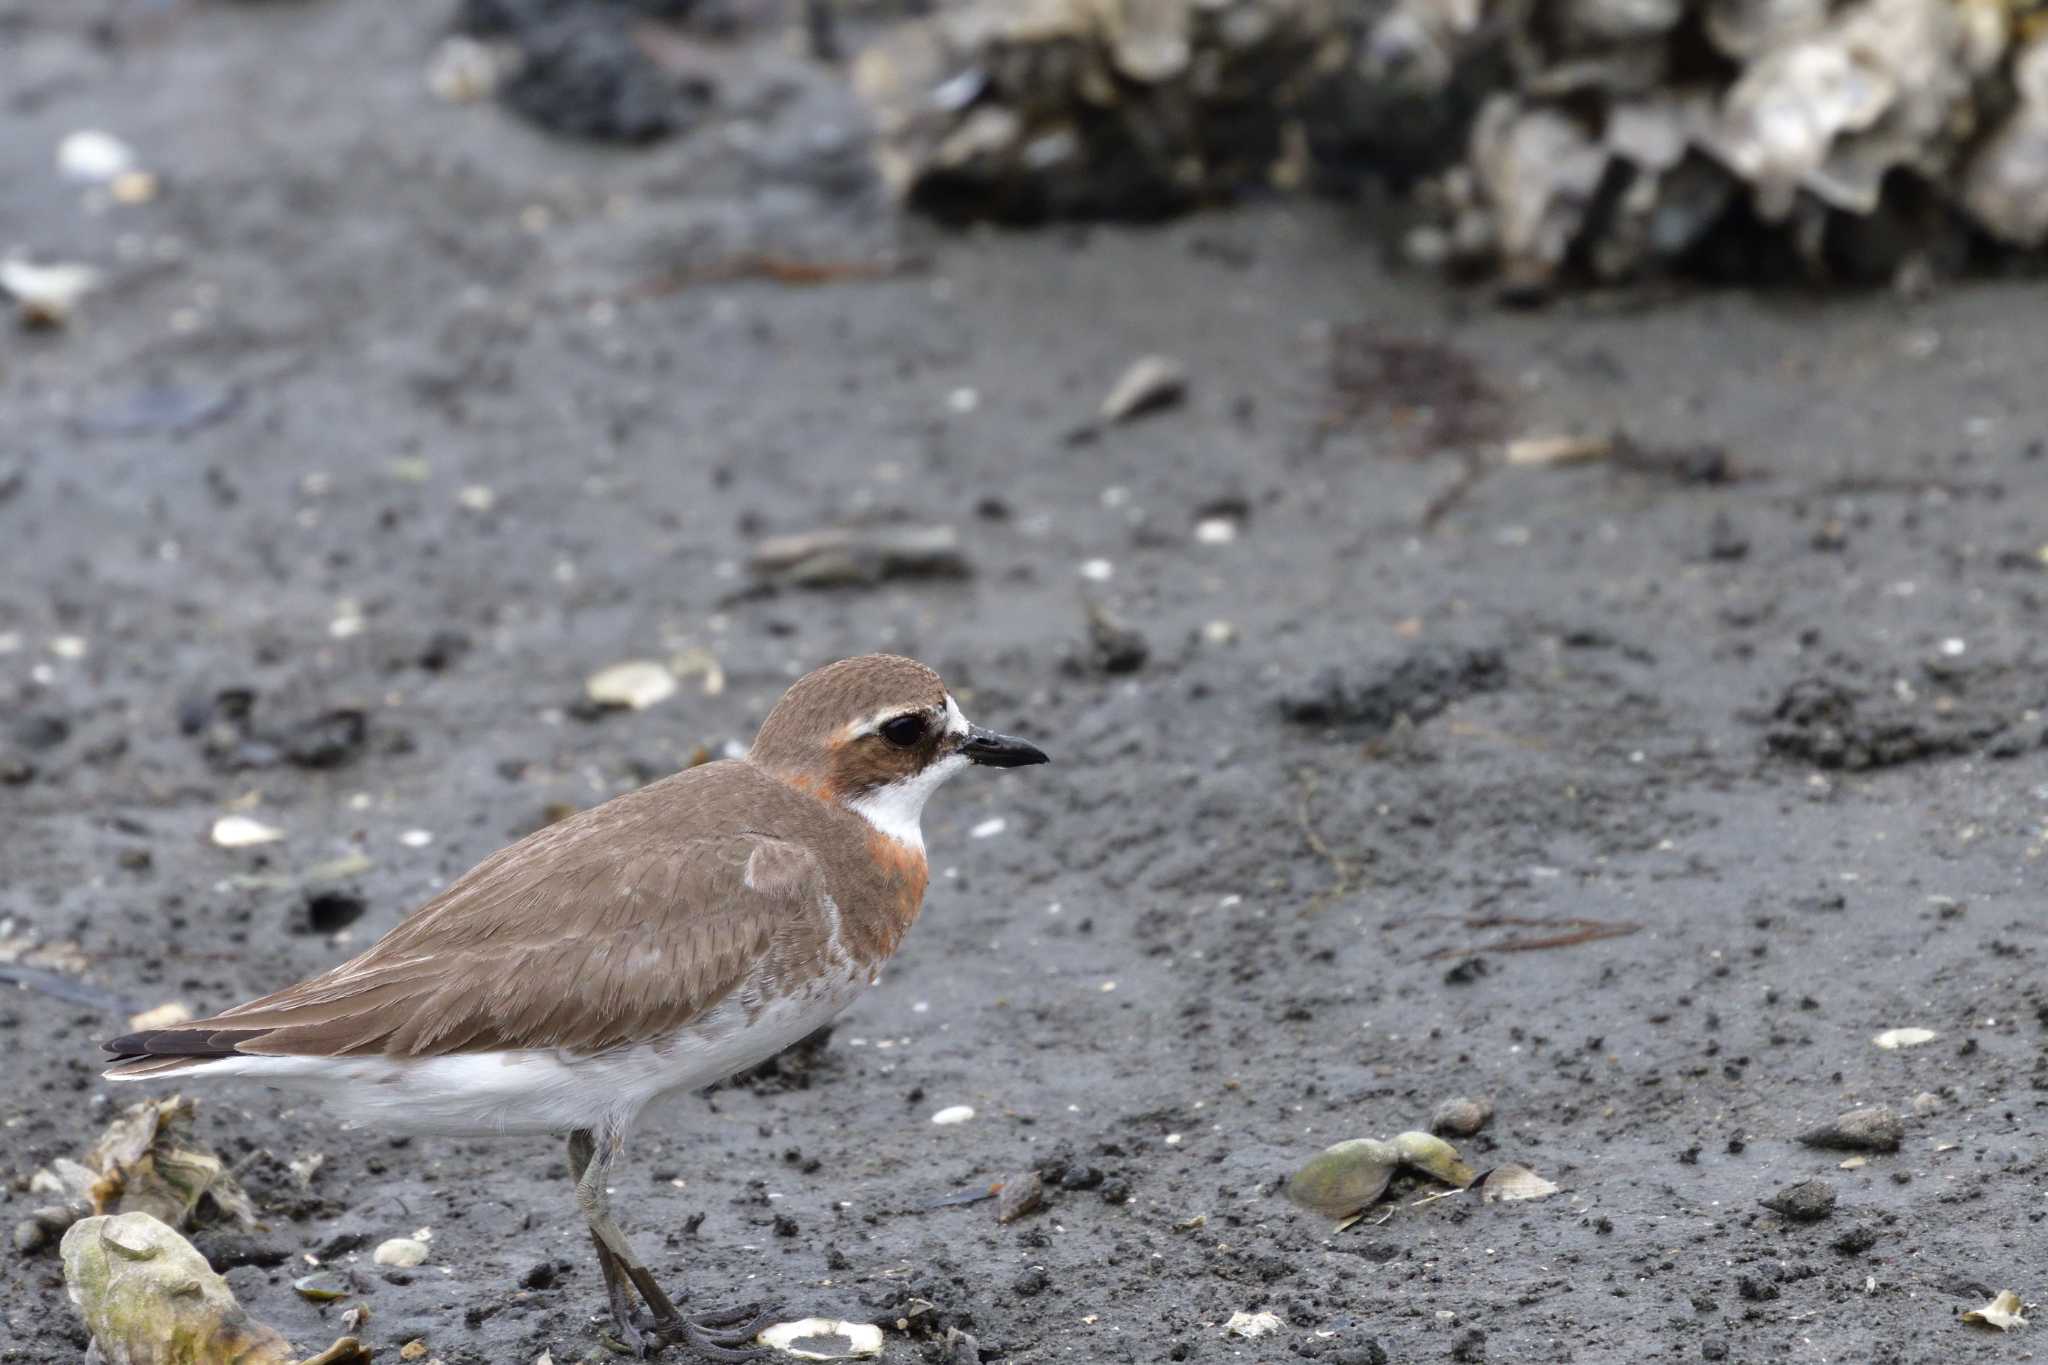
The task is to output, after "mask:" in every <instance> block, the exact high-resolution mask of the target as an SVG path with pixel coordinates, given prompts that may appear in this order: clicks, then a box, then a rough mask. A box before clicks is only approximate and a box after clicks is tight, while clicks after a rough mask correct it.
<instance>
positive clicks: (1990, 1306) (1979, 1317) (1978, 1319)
mask: <svg viewBox="0 0 2048 1365" xmlns="http://www.w3.org/2000/svg"><path fill="white" fill-rule="evenodd" d="M2025 1307H2026V1305H2025V1304H2023V1303H2021V1302H2020V1296H2019V1295H2017V1294H2015V1293H2013V1292H2012V1291H2011V1290H2010V1289H2001V1290H1999V1291H1998V1295H1997V1297H1996V1298H1994V1299H1992V1300H1991V1302H1989V1303H1987V1304H1985V1305H1984V1306H1983V1307H1982V1308H1972V1309H1971V1310H1970V1311H1969V1312H1967V1313H1965V1314H1963V1321H1964V1322H1966V1323H1968V1324H1969V1325H1970V1326H1972V1327H1996V1328H1997V1329H1998V1330H1999V1331H2001V1332H2010V1331H2011V1330H2012V1329H2013V1328H2015V1327H2025V1326H2026V1325H2027V1319H2026V1318H2025V1316H2024V1315H2023V1314H2022V1313H2021V1311H2020V1310H2021V1309H2023V1308H2025Z"/></svg>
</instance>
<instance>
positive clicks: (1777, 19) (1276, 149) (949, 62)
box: [855, 0, 2048, 291]
mask: <svg viewBox="0 0 2048 1365" xmlns="http://www.w3.org/2000/svg"><path fill="white" fill-rule="evenodd" d="M855 81H856V84H857V86H858V88H859V90H860V91H861V93H862V94H863V96H864V97H865V98H866V100H867V102H868V104H869V106H870V108H871V109H872V111H873V113H874V116H875V121H876V124H877V131H878V134H879V138H878V156H879V159H880V163H881V168H882V172H883V175H884V178H885V180H886V181H887V182H888V183H889V184H890V186H891V187H892V188H893V189H894V190H895V191H896V192H897V193H898V195H899V196H900V197H902V198H903V199H904V200H906V201H907V202H908V203H909V204H910V205H911V206H912V207H914V208H917V209H920V210H922V211H925V212H928V213H931V214H934V215H936V216H939V217H942V218H948V219H955V220H958V219H975V218H981V219H997V220H1007V221H1035V220H1042V219H1048V218H1067V217H1079V218H1101V217H1151V216H1157V215H1161V214H1166V213H1172V212H1177V211H1180V210H1184V209H1187V208H1190V207H1193V206H1196V205H1198V204H1200V203H1202V202H1204V201H1207V200H1210V199H1214V198H1216V197H1219V196H1221V195H1223V194H1225V193H1228V192H1230V191H1233V190H1237V189H1240V188H1243V187H1245V186H1248V185H1263V186H1270V187H1273V188H1279V189H1294V188H1305V187H1314V186H1321V187H1331V186H1333V185H1334V186H1342V185H1345V184H1349V183H1355V182H1356V181H1358V180H1360V179H1363V178H1365V177H1368V176H1376V175H1377V176H1389V177H1391V178H1393V179H1395V180H1397V181H1404V180H1405V181H1407V182H1408V183H1409V184H1410V186H1411V188H1412V190H1413V194H1414V200H1415V208H1416V215H1415V225H1414V226H1413V227H1412V229H1411V230H1410V231H1409V234H1408V236H1407V239H1406V243H1405V245H1406V247H1407V249H1408V252H1409V254H1410V256H1411V257H1412V258H1414V259H1416V260H1419V261H1424V262H1428V263H1431V264H1441V265H1445V266H1449V267H1454V268H1463V269H1467V270H1472V271H1478V272H1483V273H1488V274H1492V275H1495V276H1497V277H1498V278H1499V279H1501V280H1502V281H1503V282H1504V284H1505V285H1506V286H1507V287H1509V288H1510V289H1522V290H1532V291H1540V290H1542V289H1545V288H1547V287H1549V286H1551V285H1552V284H1554V283H1556V282H1558V281H1559V280H1560V279H1562V278H1576V279H1592V280H1618V279H1624V278H1628V277H1630V276H1633V275H1636V274H1640V273H1643V272H1646V271H1655V270H1659V269H1667V268H1674V267H1675V268H1681V269H1703V270H1705V271H1707V272H1708V273H1715V274H1723V275H1732V276H1739V277H1745V278H1755V277H1758V276H1767V275H1771V274H1781V273H1792V272H1799V273H1813V274H1821V275H1829V276H1836V277H1843V276H1846V277H1852V278H1861V279H1884V278H1888V277H1889V278H1895V279H1901V280H1910V279H1914V278H1920V277H1923V276H1924V273H1925V272H1926V271H1927V270H1929V269H1934V268H1942V267H1948V266H1952V265H1955V264H1959V263H1960V262H1961V260H1962V259H1964V258H1965V257H1967V256H1968V255H1969V253H1971V252H1972V251H1973V250H1974V249H1976V248H1977V247H1978V246H1979V245H1980V244H1981V243H1984V242H1990V243H1995V244H2002V245H2004V246H2007V247H2012V248H2020V249H2032V248H2037V247H2039V246H2041V245H2042V244H2043V243H2044V241H2048V0H951V3H946V4H942V5H941V6H940V7H939V9H938V10H937V12H935V13H933V14H932V15H930V16H929V17H927V18H924V19H920V20H917V21H914V22H911V23H907V24H903V25H900V26H898V27H897V28H895V29H894V30H892V31H891V32H890V33H888V34H887V35H886V36H885V37H884V38H883V39H882V40H881V41H880V42H878V43H877V44H876V45H875V46H873V47H871V48H870V49H868V50H867V51H866V52H865V53H863V54H862V55H861V57H860V59H859V61H858V63H857V64H856V67H855Z"/></svg>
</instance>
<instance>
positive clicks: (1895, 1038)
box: [1870, 1028, 1941, 1052]
mask: <svg viewBox="0 0 2048 1365" xmlns="http://www.w3.org/2000/svg"><path fill="white" fill-rule="evenodd" d="M1940 1036H1941V1035H1940V1034H1938V1033H1936V1032H1935V1031H1934V1030H1933V1029H1931V1028H1888V1029H1886V1030H1885V1031H1884V1032H1883V1033H1880V1034H1878V1035H1877V1036H1876V1037H1875V1038H1872V1039H1871V1040H1870V1041H1871V1042H1873V1043H1876V1044H1877V1045H1878V1046H1879V1047H1881V1048H1883V1049H1884V1050H1885V1051H1886V1052H1895V1051H1897V1050H1898V1049H1899V1048H1902V1047H1918V1046H1920V1045H1921V1044H1922V1043H1931V1042H1933V1041H1934V1040H1935V1039H1936V1038H1938V1037H1940Z"/></svg>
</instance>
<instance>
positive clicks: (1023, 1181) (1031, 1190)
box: [996, 1171, 1045, 1223]
mask: <svg viewBox="0 0 2048 1365" xmlns="http://www.w3.org/2000/svg"><path fill="white" fill-rule="evenodd" d="M1044 1203H1045V1181H1044V1180H1043V1179H1042V1178H1040V1176H1039V1174H1038V1172H1037V1171H1023V1172H1020V1173H1019V1174H1017V1175H1013V1176H1010V1177H1009V1178H1008V1179H1006V1180H1004V1181H1003V1189H1002V1193H1001V1194H999V1195H997V1196H996V1221H997V1222H998V1223H1014V1222H1016V1221H1017V1220H1018V1219H1019V1218H1022V1217H1024V1216H1026V1215H1027V1214H1032V1213H1036V1212H1037V1211H1038V1210H1039V1208H1040V1207H1041V1206H1042V1205H1043V1204H1044Z"/></svg>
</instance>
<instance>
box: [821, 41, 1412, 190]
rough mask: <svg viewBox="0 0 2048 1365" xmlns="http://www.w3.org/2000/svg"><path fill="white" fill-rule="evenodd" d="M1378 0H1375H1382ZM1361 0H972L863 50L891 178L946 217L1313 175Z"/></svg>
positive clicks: (864, 84)
mask: <svg viewBox="0 0 2048 1365" xmlns="http://www.w3.org/2000/svg"><path fill="white" fill-rule="evenodd" d="M1373 8H1374V9H1376V8H1377V6H1374V7H1373ZM1367 13H1368V10H1367V9H1365V8H1361V7H1360V6H1359V4H1357V3H1355V0H969V3H962V4H953V5H948V6H945V7H942V8H941V9H940V10H938V12H936V13H934V14H933V15H931V16H930V17H929V18H926V19H923V20H919V21H917V22H914V23H910V24H906V25H902V26H900V27H898V28H896V29H895V30H893V31H892V32H890V33H889V34H888V35H886V36H885V37H884V38H882V39H881V40H880V41H879V42H877V43H876V44H875V45H874V46H872V47H870V48H868V49H867V50H865V51H864V52H863V53H862V54H861V55H860V57H859V59H858V60H857V61H856V63H855V66H854V83H855V86H856V88H857V89H858V90H859V91H860V93H861V95H862V96H863V98H864V99H865V100H866V101H867V103H868V105H869V107H870V108H871V109H872V111H873V112H874V117H875V121H876V125H877V133H878V135H879V143H878V147H879V151H878V155H879V158H880V164H881V169H882V174H883V177H884V179H885V180H886V181H887V182H888V183H889V185H890V186H891V187H892V188H893V189H894V190H895V191H896V193H897V194H898V195H899V196H901V197H902V198H903V199H904V200H906V201H907V202H908V203H910V204H911V205H912V206H913V207H915V208H918V209H920V210H922V211H924V212H928V213H931V214H933V215H935V216H938V217H941V218H948V219H970V218H973V219H995V220H1001V221H1025V222H1028V221H1034V220H1042V219H1048V218H1144V217H1155V216H1159V215H1162V214H1167V213H1172V212H1177V211H1180V210H1182V209H1186V208H1189V207H1192V206H1193V205H1195V204H1198V203H1200V202H1203V201H1205V200H1208V199H1212V198H1215V197H1217V196H1219V195H1221V194H1225V193H1227V192H1229V191H1231V190H1234V189H1237V188H1240V187H1242V186H1245V185H1248V184H1266V185H1272V186H1275V187H1278V188H1283V189H1286V188H1295V187H1297V186H1299V185H1300V184H1302V183H1303V182H1304V181H1305V180H1306V178H1307V177H1308V175H1309V167H1310V163H1311V160H1312V158H1313V156H1314V151H1315V144H1316V142H1317V141H1318V140H1319V138H1320V137H1321V135H1322V128H1323V125H1326V124H1328V123H1329V122H1330V121H1332V120H1334V119H1338V118H1341V110H1339V109H1338V108H1336V107H1335V106H1333V105H1332V104H1331V103H1330V101H1331V99H1332V97H1333V96H1334V95H1336V94H1337V92H1338V89H1339V87H1341V86H1342V85H1344V84H1346V83H1348V82H1352V81H1355V79H1356V78H1355V68H1354V64H1353V61H1352V58H1353V55H1354V49H1355V43H1356V37H1357V35H1358V34H1359V33H1360V32H1362V31H1363V28H1364V25H1365V17H1366V14H1367Z"/></svg>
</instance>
